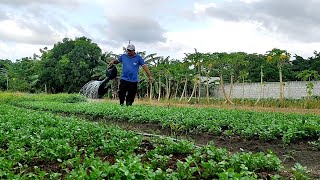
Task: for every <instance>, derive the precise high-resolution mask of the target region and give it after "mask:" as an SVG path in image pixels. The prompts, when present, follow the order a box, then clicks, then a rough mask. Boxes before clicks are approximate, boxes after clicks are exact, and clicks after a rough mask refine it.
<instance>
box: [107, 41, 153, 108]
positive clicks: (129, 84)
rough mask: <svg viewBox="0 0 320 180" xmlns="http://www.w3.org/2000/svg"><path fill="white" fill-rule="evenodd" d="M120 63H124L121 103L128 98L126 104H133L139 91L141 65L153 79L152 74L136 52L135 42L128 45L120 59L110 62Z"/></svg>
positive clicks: (120, 94) (120, 93) (120, 87)
mask: <svg viewBox="0 0 320 180" xmlns="http://www.w3.org/2000/svg"><path fill="white" fill-rule="evenodd" d="M118 63H122V75H121V79H120V86H119V99H120V105H121V106H122V105H123V103H124V101H125V100H126V105H127V106H131V105H132V103H133V102H134V98H135V96H136V93H137V88H138V87H137V86H138V72H139V67H140V66H142V67H143V69H144V71H145V72H146V73H147V75H148V77H149V80H150V81H152V75H151V73H150V71H149V68H148V66H147V65H146V64H145V62H144V60H143V59H142V57H141V56H139V55H138V54H136V52H135V47H134V45H133V44H129V45H128V46H127V53H126V54H122V55H121V56H120V57H119V58H118V60H112V61H111V62H110V64H118Z"/></svg>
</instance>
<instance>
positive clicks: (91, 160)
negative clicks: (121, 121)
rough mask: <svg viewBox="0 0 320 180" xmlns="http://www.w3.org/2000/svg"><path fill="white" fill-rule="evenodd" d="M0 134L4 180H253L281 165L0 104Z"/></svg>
mask: <svg viewBox="0 0 320 180" xmlns="http://www.w3.org/2000/svg"><path fill="white" fill-rule="evenodd" d="M0 131H1V132H0V178H3V179H12V178H40V179H42V178H53V179H57V178H65V179H74V178H80V179H82V178H90V179H102V178H114V179H121V178H125V179H190V178H199V179H211V178H225V179H226V178H240V177H247V178H252V179H256V178H258V177H261V176H273V175H274V174H277V173H280V169H281V167H282V165H281V161H280V160H279V159H278V158H277V157H276V156H275V155H274V154H272V153H271V152H270V153H266V154H264V153H255V154H253V153H244V152H241V153H234V154H231V153H229V152H228V151H227V150H226V149H221V148H216V147H214V146H213V145H206V146H203V147H201V148H200V147H196V146H195V145H194V144H193V143H191V142H189V141H178V142H175V141H173V140H172V139H170V138H162V139H158V138H151V139H150V138H144V137H142V136H139V135H136V134H134V133H133V132H130V131H125V130H122V129H120V128H118V127H114V126H112V127H110V126H106V125H103V124H101V123H92V122H87V121H84V120H81V119H77V118H74V117H70V118H67V117H61V116H57V115H54V114H50V113H44V112H38V111H33V110H26V109H21V108H17V107H13V106H10V105H0Z"/></svg>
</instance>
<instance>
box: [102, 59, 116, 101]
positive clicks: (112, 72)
mask: <svg viewBox="0 0 320 180" xmlns="http://www.w3.org/2000/svg"><path fill="white" fill-rule="evenodd" d="M117 74H118V70H117V68H116V66H115V65H110V66H109V67H108V69H107V70H106V78H104V79H103V80H102V81H101V82H100V86H99V89H98V95H99V96H100V97H102V96H103V95H104V94H105V93H106V92H107V90H108V88H109V87H107V88H105V86H106V84H107V83H108V82H109V81H110V80H113V79H114V78H116V77H117Z"/></svg>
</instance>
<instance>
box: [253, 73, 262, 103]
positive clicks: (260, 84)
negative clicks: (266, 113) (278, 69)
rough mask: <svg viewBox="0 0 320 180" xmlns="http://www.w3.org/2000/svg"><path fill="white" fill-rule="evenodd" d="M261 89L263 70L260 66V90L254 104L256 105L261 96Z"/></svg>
mask: <svg viewBox="0 0 320 180" xmlns="http://www.w3.org/2000/svg"><path fill="white" fill-rule="evenodd" d="M262 89H263V70H262V67H261V72H260V92H259V98H258V99H257V102H256V103H255V104H254V105H257V104H258V102H259V101H260V99H261V96H262Z"/></svg>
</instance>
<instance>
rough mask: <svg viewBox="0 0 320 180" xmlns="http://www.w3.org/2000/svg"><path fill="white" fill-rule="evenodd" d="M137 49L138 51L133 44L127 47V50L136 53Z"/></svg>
mask: <svg viewBox="0 0 320 180" xmlns="http://www.w3.org/2000/svg"><path fill="white" fill-rule="evenodd" d="M135 49H136V48H135V47H134V45H133V44H129V45H128V46H127V50H130V51H134V50H135Z"/></svg>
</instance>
